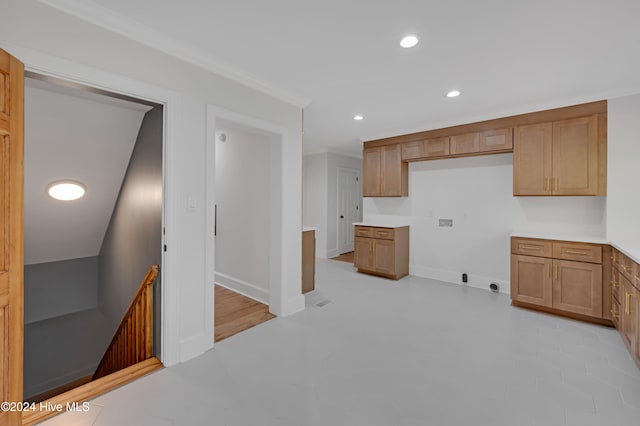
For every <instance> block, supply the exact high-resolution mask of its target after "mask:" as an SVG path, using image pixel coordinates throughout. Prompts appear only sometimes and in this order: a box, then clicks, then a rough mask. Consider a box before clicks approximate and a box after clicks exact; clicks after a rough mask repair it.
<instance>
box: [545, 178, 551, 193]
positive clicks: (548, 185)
mask: <svg viewBox="0 0 640 426" xmlns="http://www.w3.org/2000/svg"><path fill="white" fill-rule="evenodd" d="M544 190H545V191H551V178H545V180H544Z"/></svg>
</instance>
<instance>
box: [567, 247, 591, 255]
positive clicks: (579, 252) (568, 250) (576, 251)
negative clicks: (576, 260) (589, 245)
mask: <svg viewBox="0 0 640 426" xmlns="http://www.w3.org/2000/svg"><path fill="white" fill-rule="evenodd" d="M565 253H567V254H579V255H582V256H586V255H587V251H586V250H574V249H566V250H565Z"/></svg>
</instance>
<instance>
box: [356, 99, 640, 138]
mask: <svg viewBox="0 0 640 426" xmlns="http://www.w3.org/2000/svg"><path fill="white" fill-rule="evenodd" d="M637 94H640V87H628V88H624V89H616V90H609V91H604V92H600V93H597V94H594V95H589V96H581V97H573V98H567V99H564V100H555V101H550V102H542V103H532V104H528V105H525V106H519V107H518V108H508V109H503V110H500V111H498V112H493V113H488V114H479V115H478V114H476V115H473V116H466V117H465V118H462V119H456V120H450V121H441V122H435V123H425V125H424V126H416V127H410V128H403V129H396V130H395V131H393V130H392V131H385V132H371V133H368V134H365V135H364V136H361V137H360V140H361V141H363V142H366V141H373V140H378V139H386V138H392V137H396V136H402V135H409V134H412V133H420V132H427V131H430V130H435V129H444V128H447V127H454V126H460V125H464V124H470V123H478V122H481V121H488V120H494V119H498V118H504V117H511V116H513V115H520V114H529V113H532V112H537V111H546V110H548V109H555V108H563V107H567V106H573V105H580V104H585V103H589V102H597V101H603V100H611V99H615V98H621V97H625V96H633V95H637Z"/></svg>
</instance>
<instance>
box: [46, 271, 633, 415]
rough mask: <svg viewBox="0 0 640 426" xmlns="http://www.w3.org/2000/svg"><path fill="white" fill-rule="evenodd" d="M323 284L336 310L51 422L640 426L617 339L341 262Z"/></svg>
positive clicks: (321, 275)
mask: <svg viewBox="0 0 640 426" xmlns="http://www.w3.org/2000/svg"><path fill="white" fill-rule="evenodd" d="M316 288H317V289H318V290H319V292H321V293H322V295H323V296H324V297H326V298H328V299H330V300H331V302H330V303H328V304H326V305H324V306H323V307H311V308H308V309H307V310H305V311H304V312H301V313H298V314H296V315H293V316H290V317H287V318H276V319H274V320H271V321H268V322H266V323H264V324H262V325H260V326H258V327H254V328H252V329H250V330H247V331H245V332H243V333H240V334H238V335H236V336H233V337H232V338H229V339H227V340H224V341H222V342H220V343H219V344H216V346H215V348H214V350H212V351H209V352H207V353H206V354H204V355H202V356H200V357H198V358H196V359H194V360H191V361H189V362H187V363H184V364H182V365H178V366H175V367H172V368H167V369H164V370H162V371H159V372H156V373H154V374H152V375H150V376H148V377H145V378H143V379H141V380H138V381H136V382H134V383H133V384H130V385H128V386H125V387H123V388H120V389H117V390H115V391H113V392H110V393H108V394H106V395H103V396H101V397H99V398H97V399H95V400H94V401H92V403H91V404H92V409H91V411H89V412H88V413H68V414H63V415H60V416H58V417H56V418H53V419H51V420H49V421H48V422H46V424H48V425H65V426H66V425H85V424H86V425H88V424H95V425H221V426H237V425H247V426H254V425H274V426H276V425H277V426H281V425H291V426H303V425H310V426H311V425H313V426H315V425H317V426H326V425H352V426H356V425H362V426H376V425H381V426H388V425H406V426H410V425H411V426H413V425H438V426H446V425H491V426H495V425H505V426H516V425H527V426H533V425H546V426H553V425H570V426H574V425H579V426H590V425H598V426H601V425H607V426H626V425H629V426H631V425H633V426H638V425H639V424H640V370H638V368H637V367H636V366H635V365H634V363H633V361H632V360H631V358H630V357H629V355H628V353H627V351H626V349H625V347H624V345H623V343H622V341H621V339H620V337H619V336H618V334H617V332H616V331H615V330H613V329H610V328H606V327H601V326H595V325H590V324H585V323H581V322H577V321H572V320H568V319H564V318H559V317H554V316H549V315H545V314H540V313H536V312H531V311H527V310H523V309H518V308H514V307H511V306H510V304H509V297H508V296H507V295H498V294H493V293H490V292H488V291H484V290H478V289H473V288H467V287H462V286H458V285H452V284H445V283H440V282H436V281H431V280H426V279H420V278H415V277H408V278H405V279H403V280H401V281H399V282H394V281H389V280H385V279H381V278H375V277H371V276H366V275H362V274H356V273H355V272H354V271H353V267H352V265H349V264H348V263H343V262H332V261H321V260H320V261H318V267H317V285H316ZM316 297H317V295H316ZM319 299H323V297H320V298H319ZM83 416H84V417H83Z"/></svg>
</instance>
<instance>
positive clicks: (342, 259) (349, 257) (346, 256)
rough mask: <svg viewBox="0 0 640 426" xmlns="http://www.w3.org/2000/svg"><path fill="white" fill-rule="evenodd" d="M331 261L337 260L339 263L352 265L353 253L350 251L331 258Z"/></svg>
mask: <svg viewBox="0 0 640 426" xmlns="http://www.w3.org/2000/svg"><path fill="white" fill-rule="evenodd" d="M331 260H338V261H340V262H347V263H353V262H354V260H355V252H353V251H350V252H348V253H344V254H341V255H340V256H336V257H332V258H331Z"/></svg>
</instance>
